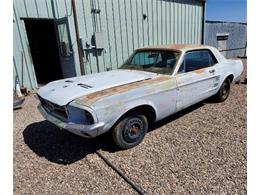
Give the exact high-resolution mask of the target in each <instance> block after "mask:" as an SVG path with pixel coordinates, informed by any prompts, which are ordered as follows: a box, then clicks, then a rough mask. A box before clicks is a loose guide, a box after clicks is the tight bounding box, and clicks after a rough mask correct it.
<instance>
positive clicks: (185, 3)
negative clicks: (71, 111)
mask: <svg viewBox="0 0 260 195" xmlns="http://www.w3.org/2000/svg"><path fill="white" fill-rule="evenodd" d="M13 9H14V12H13V13H14V23H13V27H14V38H13V39H14V46H13V47H14V49H13V51H14V59H13V63H14V79H15V76H16V75H18V76H19V81H20V82H21V81H22V80H24V85H25V87H27V88H29V89H34V88H36V87H37V82H36V78H35V73H34V68H33V63H32V59H31V57H30V51H29V45H28V40H27V35H26V30H25V26H24V22H23V20H21V19H20V18H23V17H28V18H62V17H68V19H69V26H70V34H71V39H72V44H73V51H74V56H75V66H76V72H77V75H80V65H79V59H78V50H77V42H76V35H75V28H74V20H73V15H72V14H73V13H72V8H71V0H14V7H13ZM91 9H100V13H99V14H93V13H91ZM76 10H77V19H78V25H79V33H80V38H82V40H83V41H84V43H85V41H87V42H88V43H90V39H91V36H92V35H93V34H94V32H103V33H104V42H105V50H104V52H103V53H102V55H101V56H100V57H98V64H97V61H96V58H95V57H94V56H93V55H92V54H90V55H89V57H88V58H86V55H85V56H84V60H83V61H84V67H85V70H86V73H87V74H89V73H95V72H98V69H99V71H106V70H107V69H116V68H117V67H118V66H120V64H122V62H123V61H124V60H125V59H127V57H128V56H129V55H130V54H131V52H132V51H133V50H134V49H135V48H138V47H143V46H147V45H157V44H169V43H193V44H200V43H201V39H202V34H203V33H202V28H203V27H202V26H203V25H202V23H203V3H202V1H201V0H76ZM143 14H145V15H146V16H147V18H146V19H143ZM21 53H24V62H23V63H24V68H22V60H21V59H22V57H21V55H22V54H21ZM22 69H23V70H22ZM22 72H23V73H22ZM22 75H23V76H22Z"/></svg>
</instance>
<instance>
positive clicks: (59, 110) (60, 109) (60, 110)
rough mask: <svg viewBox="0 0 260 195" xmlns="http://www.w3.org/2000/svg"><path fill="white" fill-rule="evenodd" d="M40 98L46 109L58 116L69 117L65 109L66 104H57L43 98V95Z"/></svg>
mask: <svg viewBox="0 0 260 195" xmlns="http://www.w3.org/2000/svg"><path fill="white" fill-rule="evenodd" d="M38 97H39V100H40V102H41V104H42V106H43V108H44V109H46V110H47V111H48V112H50V113H51V114H54V115H56V116H58V117H62V118H63V119H68V115H67V112H66V109H65V106H59V105H57V104H54V103H52V102H50V101H48V100H46V99H43V98H42V97H41V96H39V95H38Z"/></svg>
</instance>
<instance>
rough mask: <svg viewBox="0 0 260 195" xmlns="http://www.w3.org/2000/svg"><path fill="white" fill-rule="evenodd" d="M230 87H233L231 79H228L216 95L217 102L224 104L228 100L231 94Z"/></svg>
mask: <svg viewBox="0 0 260 195" xmlns="http://www.w3.org/2000/svg"><path fill="white" fill-rule="evenodd" d="M230 85H231V81H230V79H226V80H225V81H224V82H223V83H222V85H221V87H220V89H219V91H218V93H217V94H216V95H215V98H216V99H217V101H219V102H224V101H225V100H226V99H227V98H228V96H229V93H230Z"/></svg>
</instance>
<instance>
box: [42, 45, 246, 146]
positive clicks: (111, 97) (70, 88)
mask: <svg viewBox="0 0 260 195" xmlns="http://www.w3.org/2000/svg"><path fill="white" fill-rule="evenodd" d="M242 71H243V64H242V62H241V60H236V59H232V60H231V59H226V58H225V57H224V56H223V55H221V53H220V52H219V51H218V50H217V49H216V48H214V47H210V46H205V45H181V44H171V45H161V46H149V47H144V48H139V49H136V50H135V51H134V52H133V54H132V55H131V56H130V57H129V58H128V59H127V60H126V61H125V62H124V63H123V65H122V66H121V67H120V68H119V69H117V70H111V71H107V72H101V73H96V74H91V75H85V76H79V77H74V78H67V79H62V80H57V81H53V82H50V83H48V84H47V85H45V86H43V87H41V88H40V89H39V90H38V92H37V95H38V97H39V100H40V104H39V105H38V109H39V111H40V113H41V114H42V115H43V116H44V117H45V118H46V119H47V120H48V121H50V122H51V123H54V124H55V125H56V126H58V127H60V128H62V129H66V130H68V131H70V132H72V133H74V134H77V135H80V136H84V137H88V138H89V137H95V136H98V135H100V134H103V133H105V132H107V131H109V130H111V131H112V135H113V139H114V142H115V143H116V144H117V145H118V146H119V147H120V148H124V149H126V148H131V147H134V146H136V145H138V144H139V143H140V142H142V140H143V138H144V136H145V134H146V132H147V130H148V126H149V124H151V123H152V122H155V121H159V120H161V119H163V118H165V117H167V116H169V115H172V114H174V113H176V112H178V111H180V110H183V109H185V108H187V107H189V106H191V105H193V104H196V103H198V102H200V101H202V100H205V99H207V98H209V97H214V98H215V99H216V100H217V101H219V102H224V101H225V100H226V99H227V98H228V96H229V92H230V87H231V83H234V82H237V81H239V79H240V75H241V74H242Z"/></svg>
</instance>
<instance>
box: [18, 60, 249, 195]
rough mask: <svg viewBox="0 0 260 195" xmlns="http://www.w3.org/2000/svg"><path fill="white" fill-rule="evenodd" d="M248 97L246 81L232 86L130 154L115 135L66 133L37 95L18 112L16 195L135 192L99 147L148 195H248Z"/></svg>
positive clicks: (168, 122) (154, 131)
mask: <svg viewBox="0 0 260 195" xmlns="http://www.w3.org/2000/svg"><path fill="white" fill-rule="evenodd" d="M243 61H244V65H245V67H246V60H243ZM245 77H246V71H245V72H244V74H243V77H242V81H244V78H245ZM246 92H247V89H246V84H244V83H241V84H239V85H233V86H232V90H231V94H230V97H229V98H228V100H227V101H226V102H224V103H213V102H211V101H205V102H203V103H199V104H197V105H195V106H192V107H191V108H189V109H186V110H184V111H181V112H179V113H177V114H175V115H173V116H170V117H168V118H166V119H164V120H162V121H160V122H158V123H155V124H153V125H152V127H151V130H150V132H149V133H148V134H147V135H146V137H145V139H144V141H143V142H142V144H140V145H139V146H137V147H135V148H132V149H129V150H124V151H119V150H118V149H117V148H115V147H114V145H113V143H112V141H111V137H110V135H109V134H105V135H102V136H99V137H97V138H94V139H85V138H81V137H78V136H75V135H73V134H71V133H68V132H66V131H60V130H59V129H58V128H56V127H55V126H54V125H52V124H50V123H49V122H47V121H45V120H43V118H42V117H41V116H40V114H39V113H38V111H37V110H36V105H37V102H38V100H36V99H35V98H34V96H33V95H30V96H28V97H27V98H26V101H25V104H24V106H23V108H22V109H20V110H15V111H14V194H86V193H89V194H136V192H135V191H134V190H133V189H132V188H131V186H130V185H129V184H127V183H126V182H125V181H124V180H123V179H122V178H121V177H120V176H119V175H118V174H117V173H115V172H114V171H113V170H112V169H111V168H110V167H108V166H107V165H106V164H105V163H104V162H103V160H101V159H100V158H99V157H98V155H97V154H95V151H97V150H100V152H101V153H102V154H103V155H104V156H105V157H107V158H108V159H109V161H111V162H112V163H113V164H114V165H115V166H116V167H118V168H119V169H120V170H121V171H122V172H124V173H125V174H126V176H127V177H128V178H130V179H131V180H132V181H133V182H134V183H136V184H137V185H138V186H139V187H141V188H143V189H144V190H145V191H146V192H147V193H148V194H246V158H247V157H246V156H247V154H246V138H247V137H246Z"/></svg>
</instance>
